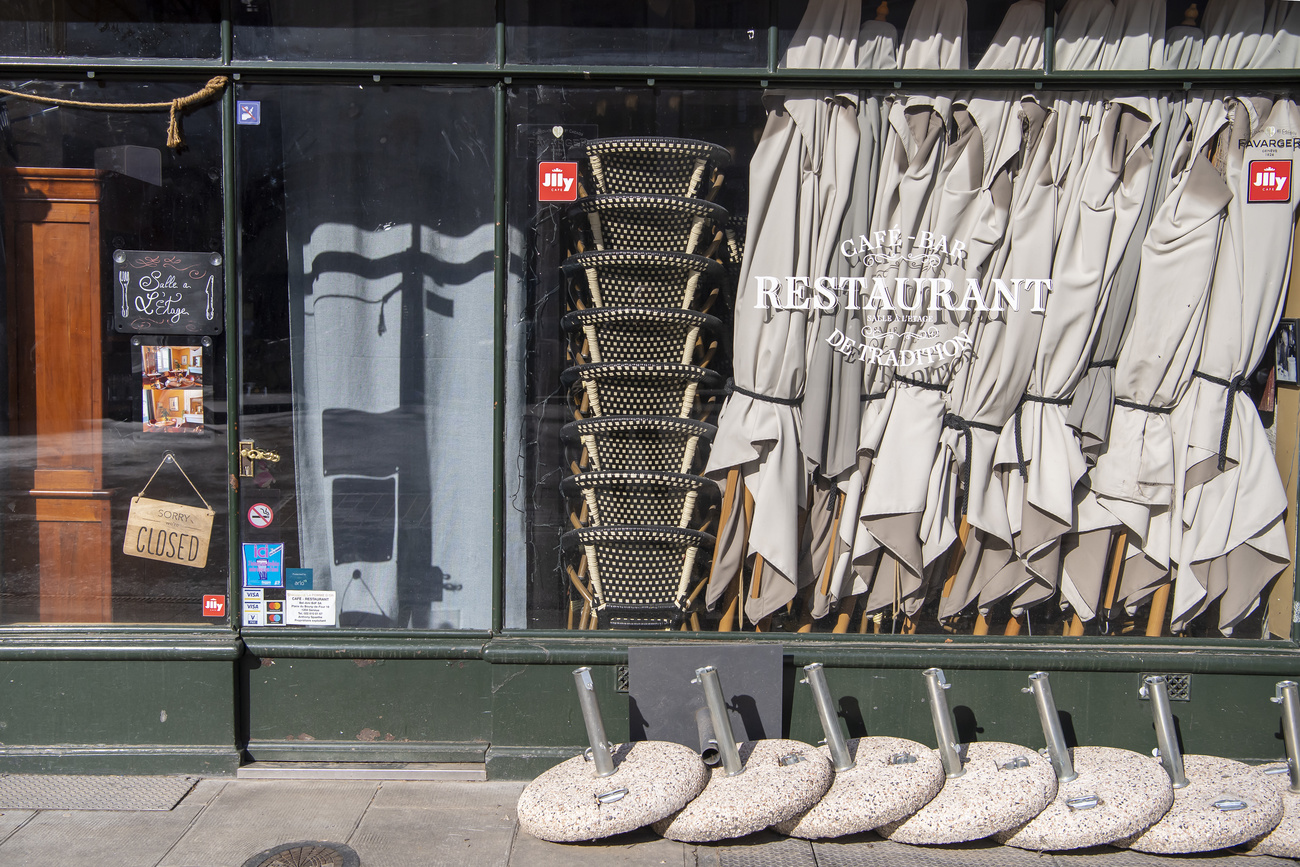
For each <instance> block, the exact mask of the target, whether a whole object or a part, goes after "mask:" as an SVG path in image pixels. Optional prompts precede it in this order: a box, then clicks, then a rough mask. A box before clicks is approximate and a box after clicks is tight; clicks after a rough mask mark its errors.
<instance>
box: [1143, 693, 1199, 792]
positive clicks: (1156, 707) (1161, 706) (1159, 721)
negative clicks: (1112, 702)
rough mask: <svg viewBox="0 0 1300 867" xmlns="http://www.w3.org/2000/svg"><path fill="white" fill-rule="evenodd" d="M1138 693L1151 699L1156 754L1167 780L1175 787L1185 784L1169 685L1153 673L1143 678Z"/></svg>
mask: <svg viewBox="0 0 1300 867" xmlns="http://www.w3.org/2000/svg"><path fill="white" fill-rule="evenodd" d="M1140 694H1141V695H1142V696H1143V697H1145V698H1149V699H1151V718H1152V719H1153V720H1154V721H1155V724H1156V744H1157V745H1158V746H1159V749H1158V752H1157V754H1158V755H1159V756H1160V764H1162V765H1164V766H1165V773H1166V774H1168V775H1169V782H1170V783H1172V784H1173V787H1174V788H1175V789H1182V788H1185V787H1186V786H1187V775H1186V774H1185V773H1183V752H1182V750H1180V749H1179V748H1178V735H1177V733H1176V732H1175V731H1174V713H1173V711H1172V710H1170V709H1169V687H1168V686H1167V685H1166V684H1165V679H1164V677H1162V676H1161V675H1158V674H1153V675H1151V676H1149V677H1146V678H1144V679H1143V682H1142V689H1141V692H1140Z"/></svg>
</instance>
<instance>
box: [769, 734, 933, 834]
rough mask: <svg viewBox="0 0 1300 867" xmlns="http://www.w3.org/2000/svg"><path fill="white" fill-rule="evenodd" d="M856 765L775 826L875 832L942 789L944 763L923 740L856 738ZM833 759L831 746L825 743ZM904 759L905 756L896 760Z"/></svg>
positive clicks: (789, 830) (792, 830)
mask: <svg viewBox="0 0 1300 867" xmlns="http://www.w3.org/2000/svg"><path fill="white" fill-rule="evenodd" d="M848 747H849V755H850V756H852V757H853V760H854V762H856V764H855V765H854V766H853V767H851V768H849V769H848V770H847V771H837V772H836V773H835V780H834V781H833V782H832V783H831V787H830V790H829V791H827V792H826V794H825V795H823V796H822V799H821V800H820V801H818V802H817V803H816V804H814V805H813V806H812V808H811V809H810V810H808V811H807V812H806V813H804V814H803V815H801V816H796V817H795V818H793V819H790V820H788V821H785V822H778V823H777V824H775V825H773V826H772V829H773V830H774V831H778V832H779V833H782V834H786V835H788V836H791V837H802V838H803V839H805V840H823V839H826V838H829V837H842V836H844V835H846V834H859V833H861V832H863V831H870V830H871V829H872V828H875V827H877V826H878V825H883V824H885V823H886V822H896V821H898V820H899V819H905V818H907V817H908V816H910V815H912V814H913V813H915V812H916V811H917V810H919V809H921V808H922V807H924V806H925V805H926V804H928V803H929V802H930V800H931V799H932V798H933V797H934V796H935V795H937V794H939V790H940V789H942V788H943V780H944V774H943V762H941V761H939V755H938V754H937V753H936V752H935V751H934V750H932V749H930V748H929V747H927V746H925V745H924V744H918V743H917V742H916V741H909V740H904V739H903V738H855V739H853V740H851V741H849V742H848ZM821 753H822V755H824V756H826V757H827V759H828V760H829V759H830V749H829V748H828V747H821ZM896 757H897V759H901V761H896V762H895V761H891V760H895V759H896Z"/></svg>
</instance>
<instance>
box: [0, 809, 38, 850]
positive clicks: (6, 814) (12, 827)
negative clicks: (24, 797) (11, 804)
mask: <svg viewBox="0 0 1300 867" xmlns="http://www.w3.org/2000/svg"><path fill="white" fill-rule="evenodd" d="M35 815H36V811H35V810H4V811H0V843H3V842H4V841H5V839H6V838H8V837H9V835H10V834H12V833H13V832H14V831H17V830H18V829H19V828H21V827H22V824H23V822H26V821H27V820H28V819H30V818H31V817H32V816H35Z"/></svg>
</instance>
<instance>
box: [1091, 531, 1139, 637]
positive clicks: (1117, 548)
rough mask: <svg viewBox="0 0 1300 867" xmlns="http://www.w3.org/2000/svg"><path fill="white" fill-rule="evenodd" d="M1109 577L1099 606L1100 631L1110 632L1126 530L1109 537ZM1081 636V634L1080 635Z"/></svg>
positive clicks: (1126, 548)
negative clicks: (1103, 597)
mask: <svg viewBox="0 0 1300 867" xmlns="http://www.w3.org/2000/svg"><path fill="white" fill-rule="evenodd" d="M1111 545H1112V547H1111V552H1110V575H1108V576H1107V578H1106V596H1105V599H1104V600H1103V602H1102V606H1101V612H1100V617H1101V621H1102V622H1101V631H1102V633H1103V634H1104V633H1106V632H1109V631H1110V611H1111V609H1112V608H1113V607H1115V594H1116V593H1118V592H1119V579H1120V576H1121V575H1122V574H1123V573H1124V554H1125V552H1126V551H1128V530H1120V531H1119V532H1118V533H1115V534H1113V535H1112V536H1111ZM1080 634H1082V633H1080Z"/></svg>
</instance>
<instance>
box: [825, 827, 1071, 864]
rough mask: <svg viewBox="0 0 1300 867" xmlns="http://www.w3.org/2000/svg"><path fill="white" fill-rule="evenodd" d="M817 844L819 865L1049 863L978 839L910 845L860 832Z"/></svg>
mask: <svg viewBox="0 0 1300 867" xmlns="http://www.w3.org/2000/svg"><path fill="white" fill-rule="evenodd" d="M844 839H845V840H848V841H851V842H844V841H827V842H824V843H816V844H814V851H815V853H816V855H817V865H818V867H985V865H987V867H1016V865H1026V867H1027V865H1036V867H1047V865H1050V864H1051V863H1052V862H1051V861H1050V860H1048V859H1047V858H1046V857H1045V856H1042V855H1039V854H1037V853H1035V852H1026V851H1024V850H1022V849H1012V848H1010V847H1008V846H999V845H997V844H996V843H986V842H984V841H976V842H974V843H965V844H961V845H954V846H907V845H904V844H902V843H892V842H890V841H888V840H881V839H879V838H874V835H869V834H861V835H858V836H857V837H850V838H844Z"/></svg>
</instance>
